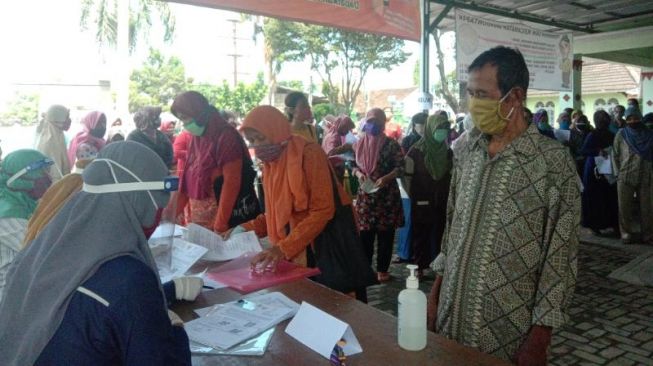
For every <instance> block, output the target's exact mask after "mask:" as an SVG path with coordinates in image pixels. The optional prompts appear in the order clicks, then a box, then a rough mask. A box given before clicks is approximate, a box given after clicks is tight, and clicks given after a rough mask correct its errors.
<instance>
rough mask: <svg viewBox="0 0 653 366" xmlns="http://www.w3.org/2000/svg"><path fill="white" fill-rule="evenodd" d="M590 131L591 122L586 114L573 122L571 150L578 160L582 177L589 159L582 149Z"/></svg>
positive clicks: (570, 138)
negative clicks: (586, 161)
mask: <svg viewBox="0 0 653 366" xmlns="http://www.w3.org/2000/svg"><path fill="white" fill-rule="evenodd" d="M589 133H590V123H589V120H588V119H587V116H585V115H582V116H580V117H578V120H576V122H575V123H574V124H572V126H571V130H570V131H569V149H570V151H571V156H573V157H574V160H575V161H576V171H577V172H578V176H579V177H581V179H582V177H583V169H584V168H585V160H587V158H586V157H585V155H583V153H582V149H583V144H585V139H586V138H587V135H588V134H589Z"/></svg>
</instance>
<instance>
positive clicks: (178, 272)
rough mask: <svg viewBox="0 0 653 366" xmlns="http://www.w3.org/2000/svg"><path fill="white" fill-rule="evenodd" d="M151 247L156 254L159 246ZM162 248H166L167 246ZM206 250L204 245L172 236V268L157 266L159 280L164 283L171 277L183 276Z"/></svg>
mask: <svg viewBox="0 0 653 366" xmlns="http://www.w3.org/2000/svg"><path fill="white" fill-rule="evenodd" d="M151 249H152V252H153V254H154V255H155V256H156V252H157V251H158V250H159V246H154V247H151ZM164 249H165V250H168V249H167V248H164ZM164 249H162V250H164ZM206 252H207V249H206V248H204V247H201V246H199V245H196V244H193V243H189V242H187V241H185V240H183V239H180V238H174V240H173V244H172V268H165V267H164V266H160V267H159V277H161V282H162V283H165V282H168V281H170V280H172V279H173V278H176V277H181V276H183V275H184V274H186V272H187V271H188V270H189V269H190V267H192V266H193V264H195V262H197V261H198V260H199V259H200V258H201V257H202V256H203V255H204V254H205V253H206Z"/></svg>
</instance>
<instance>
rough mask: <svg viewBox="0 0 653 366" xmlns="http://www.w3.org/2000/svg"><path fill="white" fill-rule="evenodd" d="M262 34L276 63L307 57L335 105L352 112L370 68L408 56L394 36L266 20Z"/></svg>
mask: <svg viewBox="0 0 653 366" xmlns="http://www.w3.org/2000/svg"><path fill="white" fill-rule="evenodd" d="M263 33H264V34H265V37H266V42H268V44H269V46H270V48H271V51H272V52H271V57H272V58H273V59H274V60H277V62H287V61H303V60H305V59H308V60H310V62H311V67H312V69H313V70H315V71H316V72H317V73H318V74H319V75H320V78H321V79H322V82H323V84H326V87H325V88H324V90H326V91H327V94H326V96H327V98H328V99H329V102H330V103H331V104H332V105H334V106H339V107H340V108H339V109H342V110H344V111H345V112H347V113H349V112H351V110H352V108H353V106H354V103H355V102H356V99H357V98H358V95H359V93H360V88H361V85H362V83H363V80H364V79H365V76H366V75H367V73H368V71H369V70H371V69H385V70H390V69H391V68H392V67H393V66H395V65H398V64H400V63H402V62H404V61H406V59H407V58H408V56H409V54H408V53H406V52H404V51H403V47H404V41H402V40H399V39H397V38H393V37H387V36H379V35H372V34H366V33H356V32H348V31H345V30H341V29H336V28H329V27H322V26H318V25H308V24H301V23H291V22H285V21H280V20H274V19H268V20H266V21H265V22H264V29H263Z"/></svg>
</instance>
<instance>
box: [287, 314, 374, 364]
mask: <svg viewBox="0 0 653 366" xmlns="http://www.w3.org/2000/svg"><path fill="white" fill-rule="evenodd" d="M286 333H288V335H290V336H291V337H293V338H295V339H296V340H298V341H299V342H301V343H303V344H304V345H306V346H308V347H309V348H310V349H312V350H313V351H315V352H317V353H319V354H321V355H322V356H323V357H324V358H326V359H330V357H331V352H332V351H333V347H334V346H335V345H336V343H338V341H340V340H341V339H342V340H344V341H345V342H343V343H345V345H344V347H342V350H343V351H344V353H345V354H346V355H347V356H350V355H355V354H357V353H361V352H363V348H362V347H361V345H360V343H359V342H358V339H357V338H356V336H355V335H354V331H353V330H352V329H351V327H350V326H349V324H347V323H345V322H343V321H342V320H340V319H338V318H335V317H333V316H331V315H330V314H328V313H325V312H324V311H322V310H320V309H318V308H316V307H315V306H313V305H311V304H309V303H307V302H302V306H301V307H300V308H299V311H298V312H297V315H295V317H294V318H293V320H292V321H291V322H290V324H288V326H287V327H286Z"/></svg>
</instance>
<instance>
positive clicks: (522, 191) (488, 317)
mask: <svg viewBox="0 0 653 366" xmlns="http://www.w3.org/2000/svg"><path fill="white" fill-rule="evenodd" d="M488 145H489V138H488V136H486V135H482V134H480V132H479V131H478V130H476V129H474V130H472V131H470V136H469V139H468V141H467V142H466V144H465V146H463V147H462V148H461V151H460V152H459V153H460V156H458V157H457V159H456V166H455V167H454V170H453V177H452V180H451V188H450V193H449V203H448V208H447V229H446V232H445V238H444V239H443V244H442V253H441V254H440V255H439V256H438V257H437V258H436V260H435V261H434V262H433V269H434V270H435V271H436V273H438V274H440V275H442V276H443V283H442V287H441V291H440V298H439V303H438V318H437V324H436V330H437V332H438V333H440V334H443V335H444V336H446V337H448V338H451V339H453V340H455V341H457V342H460V343H463V344H465V345H468V346H472V347H475V348H478V349H480V350H481V351H483V352H486V353H490V354H493V355H496V356H499V357H501V358H504V359H511V358H512V357H513V356H514V354H515V352H516V351H517V349H518V348H519V346H520V345H521V343H522V342H523V340H524V339H525V337H526V335H527V334H528V331H529V329H530V328H531V326H533V325H541V326H548V327H554V328H555V327H559V326H560V325H562V324H563V323H564V322H565V320H566V319H567V315H566V312H565V310H566V307H567V306H568V304H569V301H570V299H571V296H572V293H573V290H574V285H575V282H576V272H577V258H576V255H577V250H578V227H579V221H580V183H579V180H578V177H577V174H576V168H575V165H574V161H573V159H572V158H571V155H570V154H569V151H568V149H567V148H565V147H564V146H562V145H561V144H560V143H558V142H557V141H555V140H552V139H549V138H547V137H546V136H542V135H541V134H540V133H539V132H538V130H537V126H536V125H535V124H532V125H531V126H530V127H529V128H528V129H527V130H526V131H525V132H524V133H523V134H522V135H521V136H519V137H518V138H516V139H515V140H514V141H513V142H512V143H510V144H509V145H508V146H507V147H506V148H505V149H504V150H503V151H501V152H500V153H498V154H497V155H495V156H494V158H490V157H489V155H488Z"/></svg>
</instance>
